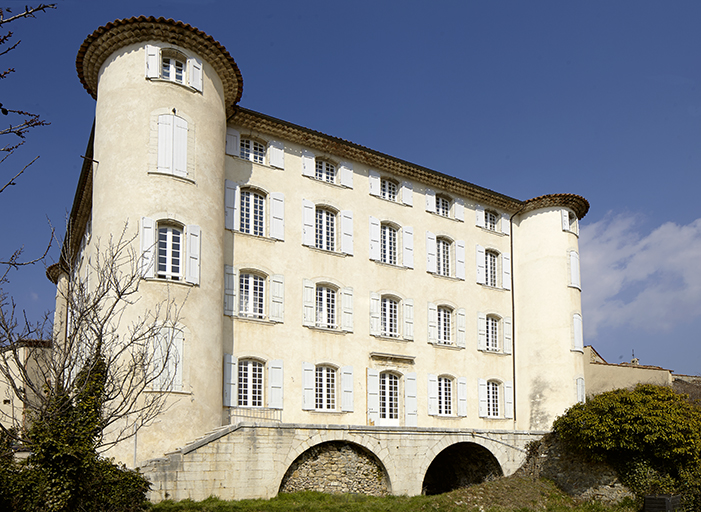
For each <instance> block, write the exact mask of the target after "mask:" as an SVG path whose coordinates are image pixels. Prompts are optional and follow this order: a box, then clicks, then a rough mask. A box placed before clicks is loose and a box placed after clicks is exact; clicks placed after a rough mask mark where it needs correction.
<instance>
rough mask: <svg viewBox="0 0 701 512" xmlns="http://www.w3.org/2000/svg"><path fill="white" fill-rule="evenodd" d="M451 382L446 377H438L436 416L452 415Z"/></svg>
mask: <svg viewBox="0 0 701 512" xmlns="http://www.w3.org/2000/svg"><path fill="white" fill-rule="evenodd" d="M452 386H453V382H452V380H451V379H449V378H448V377H438V414H439V416H450V415H451V414H453V394H452V393H453V387H452Z"/></svg>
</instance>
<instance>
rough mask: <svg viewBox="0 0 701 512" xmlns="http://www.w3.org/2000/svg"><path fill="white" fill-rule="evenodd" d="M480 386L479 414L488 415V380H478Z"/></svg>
mask: <svg viewBox="0 0 701 512" xmlns="http://www.w3.org/2000/svg"><path fill="white" fill-rule="evenodd" d="M478 387H479V416H480V418H486V417H487V381H486V380H484V379H479V380H478Z"/></svg>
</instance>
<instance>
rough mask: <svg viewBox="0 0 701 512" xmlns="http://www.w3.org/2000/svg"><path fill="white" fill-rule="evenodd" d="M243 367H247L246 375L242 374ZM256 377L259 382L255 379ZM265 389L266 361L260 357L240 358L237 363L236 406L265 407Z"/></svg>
mask: <svg viewBox="0 0 701 512" xmlns="http://www.w3.org/2000/svg"><path fill="white" fill-rule="evenodd" d="M243 368H246V370H245V375H242V373H244V372H242V369H243ZM253 369H255V370H256V371H255V372H254V371H253ZM256 378H258V382H255V381H254V379H256ZM264 390H265V363H264V362H262V361H260V360H258V359H251V358H248V359H239V360H238V363H237V365H236V406H237V407H245V408H251V409H260V408H263V407H265V402H264V399H265V391H264ZM242 402H246V403H242Z"/></svg>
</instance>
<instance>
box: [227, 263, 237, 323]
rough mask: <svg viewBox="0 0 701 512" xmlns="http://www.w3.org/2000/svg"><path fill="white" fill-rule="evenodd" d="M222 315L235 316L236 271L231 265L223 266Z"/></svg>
mask: <svg viewBox="0 0 701 512" xmlns="http://www.w3.org/2000/svg"><path fill="white" fill-rule="evenodd" d="M224 314H225V315H227V316H234V315H235V314H236V271H235V270H234V267H232V266H231V265H224Z"/></svg>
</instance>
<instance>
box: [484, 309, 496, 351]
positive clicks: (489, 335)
mask: <svg viewBox="0 0 701 512" xmlns="http://www.w3.org/2000/svg"><path fill="white" fill-rule="evenodd" d="M485 341H486V348H487V350H489V351H491V352H498V351H499V319H498V318H496V317H494V316H488V317H487V331H486V340H485Z"/></svg>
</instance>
